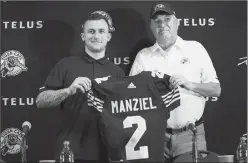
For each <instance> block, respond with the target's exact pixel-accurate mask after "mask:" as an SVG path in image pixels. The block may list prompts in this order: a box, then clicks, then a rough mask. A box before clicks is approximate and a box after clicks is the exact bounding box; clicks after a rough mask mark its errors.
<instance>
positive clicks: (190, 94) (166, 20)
mask: <svg viewBox="0 0 248 163" xmlns="http://www.w3.org/2000/svg"><path fill="white" fill-rule="evenodd" d="M150 18H151V22H150V28H151V31H152V33H153V35H154V37H155V39H156V42H155V44H154V45H153V46H151V47H147V48H144V49H142V50H141V51H139V53H138V54H137V56H136V58H135V61H134V63H133V65H132V68H131V71H130V75H136V74H138V73H140V72H141V71H148V70H150V71H151V70H156V71H160V72H163V73H166V74H168V75H170V76H171V77H170V84H171V86H172V87H176V86H179V91H180V96H181V105H180V106H179V107H177V108H176V109H174V110H172V111H171V113H170V118H169V119H168V121H167V123H168V124H167V129H166V133H165V145H164V150H165V151H164V155H165V159H166V160H167V159H173V158H175V157H177V156H179V155H181V154H184V153H187V152H190V151H192V135H193V134H192V130H190V129H189V126H191V127H192V126H193V127H194V125H195V126H196V129H197V131H198V132H197V141H198V149H201V150H206V140H205V131H204V126H203V118H202V116H203V112H204V108H205V101H206V99H205V98H206V97H213V96H214V97H218V96H220V92H221V87H220V83H219V80H218V78H217V75H216V71H215V68H214V66H213V64H212V61H211V59H210V57H209V55H208V53H207V51H206V50H205V48H204V47H203V46H202V44H200V43H199V42H197V41H187V40H183V39H182V38H181V37H179V36H178V35H177V32H178V26H179V21H178V19H177V17H176V12H175V10H174V9H173V8H172V6H171V5H170V4H157V5H154V6H153V7H152V9H151V12H150ZM189 124H191V125H189ZM192 124H193V125H192Z"/></svg>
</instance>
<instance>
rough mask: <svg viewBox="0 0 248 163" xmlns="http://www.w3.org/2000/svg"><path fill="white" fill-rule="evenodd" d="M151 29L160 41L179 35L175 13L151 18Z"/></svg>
mask: <svg viewBox="0 0 248 163" xmlns="http://www.w3.org/2000/svg"><path fill="white" fill-rule="evenodd" d="M151 30H152V32H153V35H154V36H155V38H156V40H157V41H158V42H162V41H170V40H174V38H175V37H176V36H177V30H178V20H177V18H176V17H175V15H166V14H165V15H164V14H163V15H157V17H156V18H155V19H152V20H151Z"/></svg>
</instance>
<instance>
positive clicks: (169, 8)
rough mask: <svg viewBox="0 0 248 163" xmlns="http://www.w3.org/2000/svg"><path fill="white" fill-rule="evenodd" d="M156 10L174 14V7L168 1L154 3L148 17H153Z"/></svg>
mask: <svg viewBox="0 0 248 163" xmlns="http://www.w3.org/2000/svg"><path fill="white" fill-rule="evenodd" d="M157 12H166V13H168V14H169V15H176V12H175V10H174V8H172V6H171V5H170V4H168V3H160V4H156V5H154V6H152V8H151V12H150V18H152V19H154V15H155V14H156V13H157Z"/></svg>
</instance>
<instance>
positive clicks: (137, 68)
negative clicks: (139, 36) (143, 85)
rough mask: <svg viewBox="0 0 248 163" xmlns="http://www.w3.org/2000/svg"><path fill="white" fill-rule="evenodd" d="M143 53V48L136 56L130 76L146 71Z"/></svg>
mask: <svg viewBox="0 0 248 163" xmlns="http://www.w3.org/2000/svg"><path fill="white" fill-rule="evenodd" d="M142 53H143V50H141V51H139V52H138V54H137V56H136V57H135V60H134V62H133V65H132V68H131V70H130V73H129V76H134V75H137V74H139V73H141V72H142V71H144V66H143V61H142Z"/></svg>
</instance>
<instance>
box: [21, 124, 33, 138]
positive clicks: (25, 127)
mask: <svg viewBox="0 0 248 163" xmlns="http://www.w3.org/2000/svg"><path fill="white" fill-rule="evenodd" d="M30 129H31V123H30V122H28V121H25V122H23V124H22V134H23V136H26V135H27V133H28V131H29V130H30Z"/></svg>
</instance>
